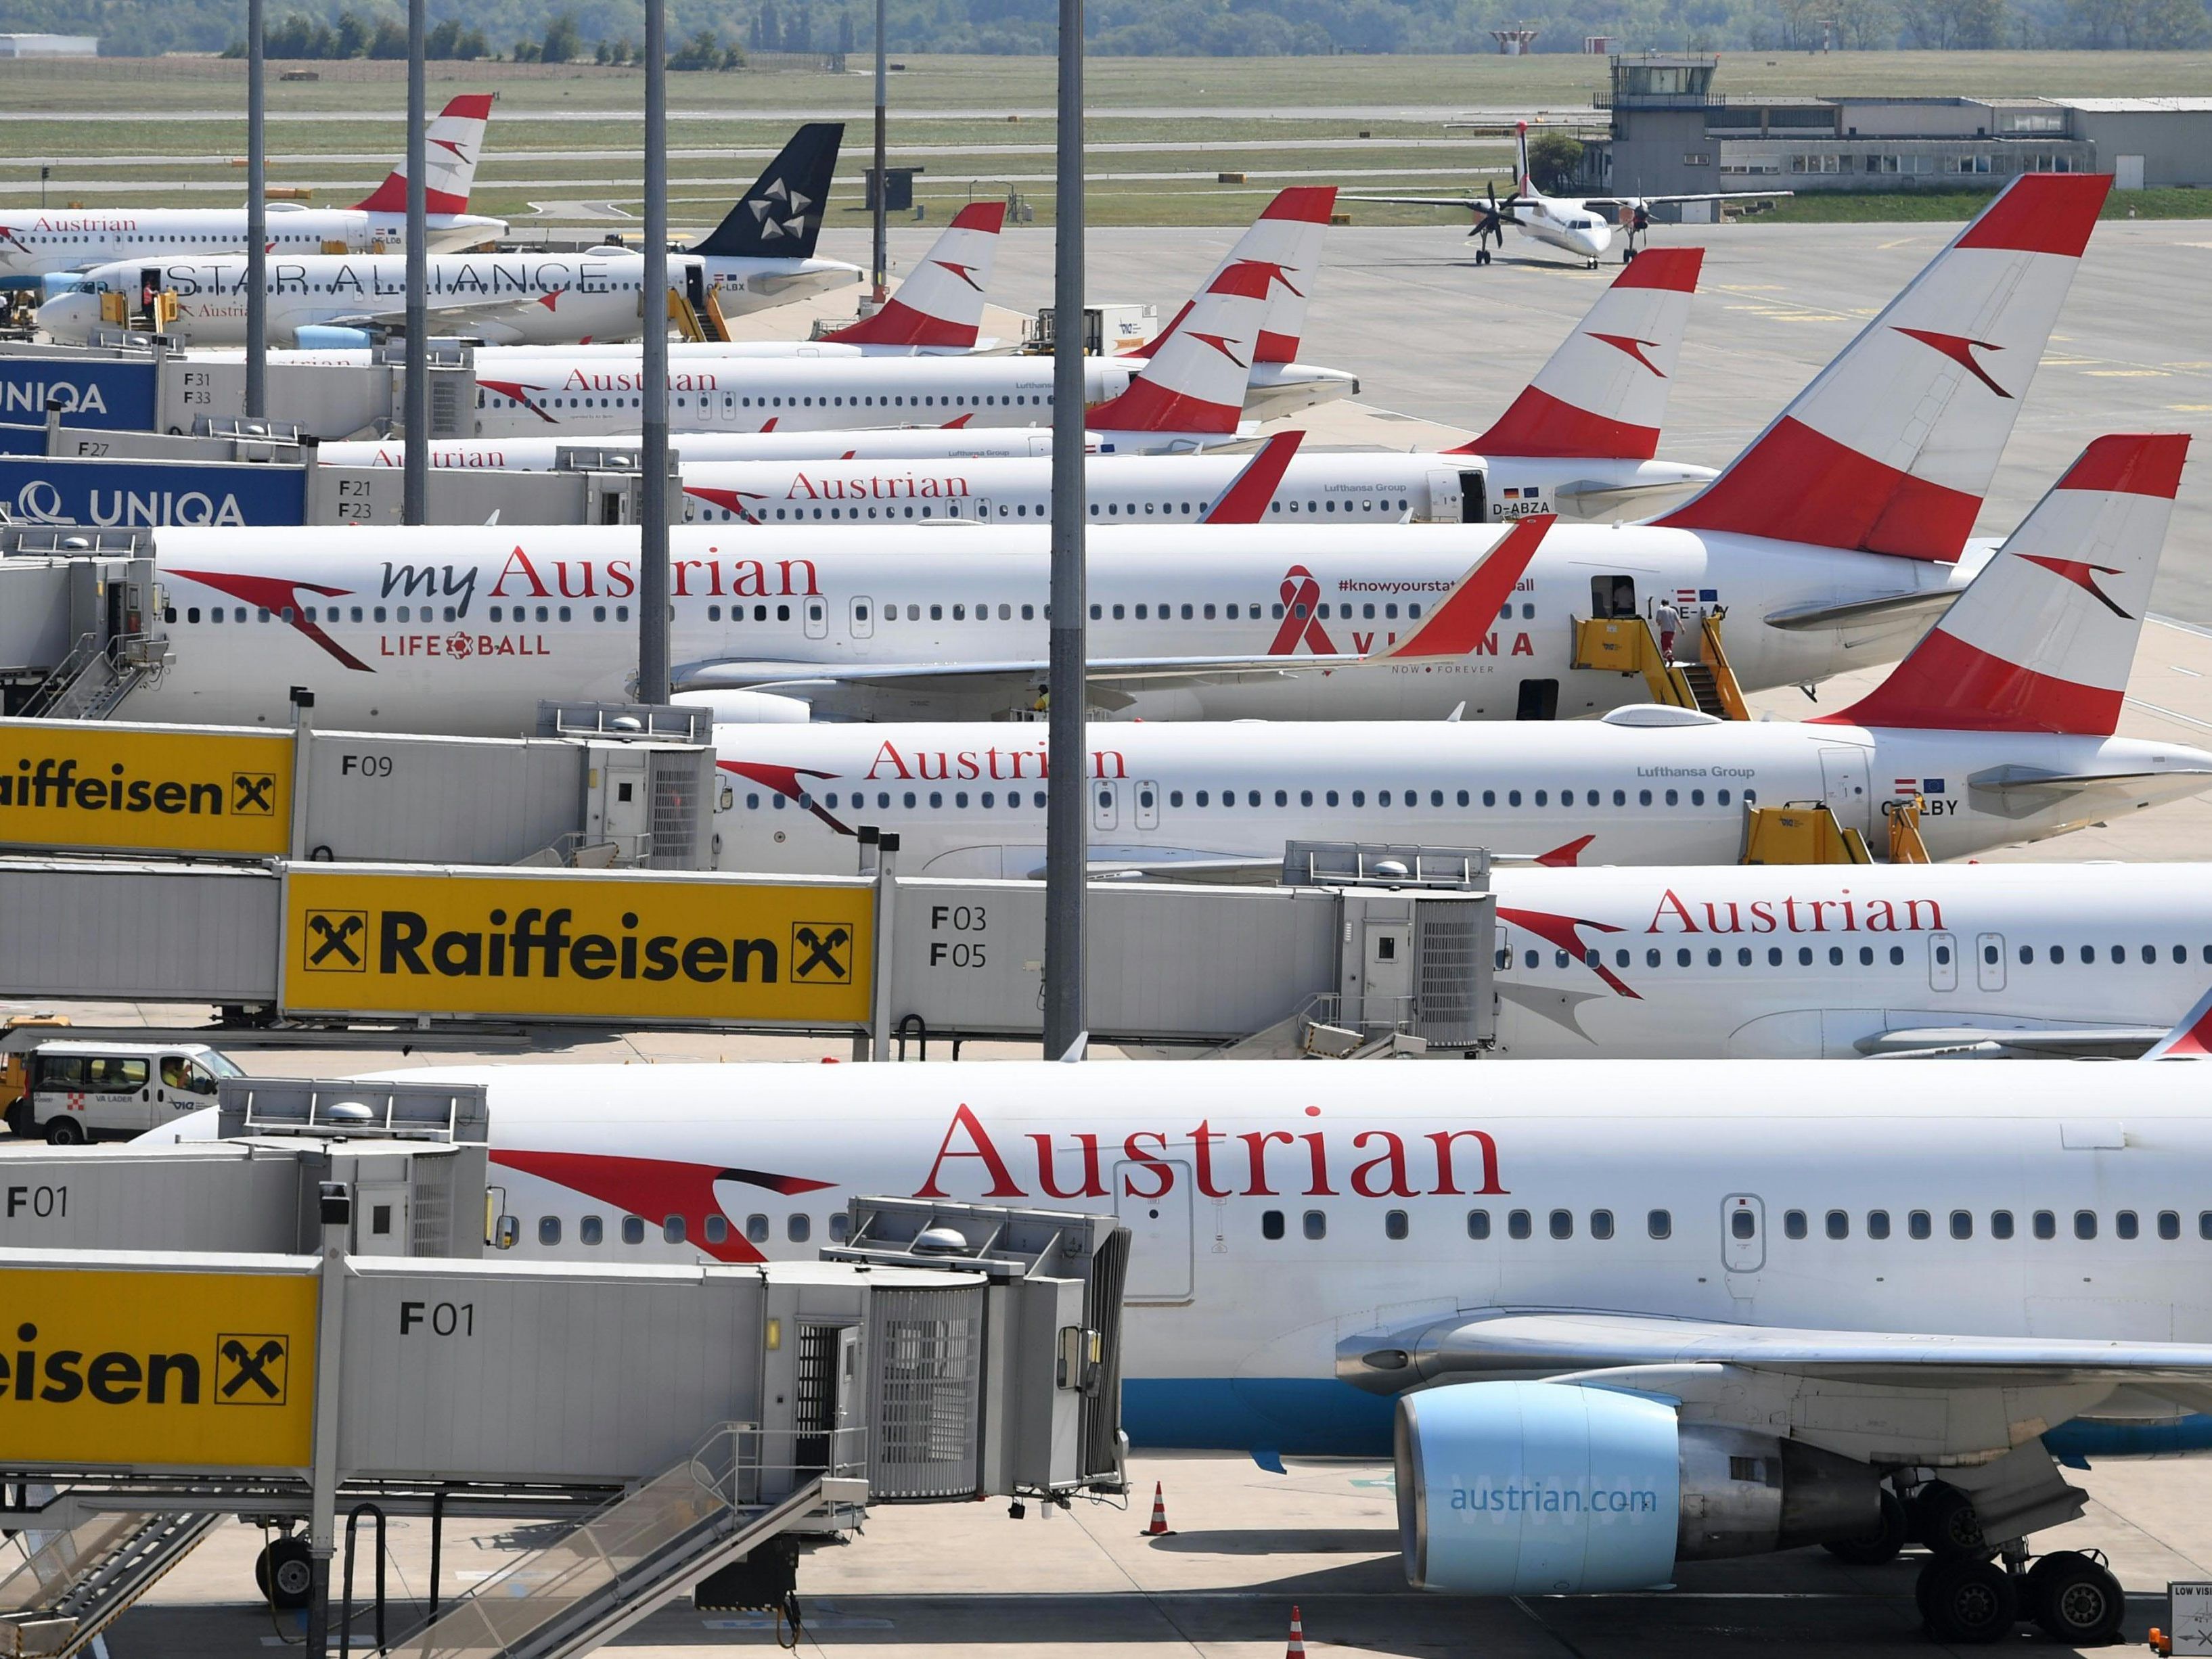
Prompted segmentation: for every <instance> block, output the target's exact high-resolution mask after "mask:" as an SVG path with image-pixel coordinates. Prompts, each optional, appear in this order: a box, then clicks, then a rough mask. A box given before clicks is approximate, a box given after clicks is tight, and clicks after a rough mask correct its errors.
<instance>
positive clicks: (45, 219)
mask: <svg viewBox="0 0 2212 1659" xmlns="http://www.w3.org/2000/svg"><path fill="white" fill-rule="evenodd" d="M268 224H269V252H270V253H271V254H272V255H277V256H283V257H286V258H291V257H296V256H299V255H303V254H309V253H325V252H331V245H332V244H333V243H336V244H338V245H339V246H340V247H341V248H342V249H343V252H348V253H384V252H392V251H404V249H405V248H406V246H407V216H406V215H405V214H404V213H385V212H379V211H377V210H373V209H368V208H294V207H284V206H281V205H278V204H275V203H272V204H270V207H269V211H268ZM426 227H427V229H428V234H429V242H428V246H429V247H430V250H431V252H437V253H442V252H447V251H448V250H451V249H455V248H465V247H478V246H488V245H489V244H490V243H492V242H495V241H496V240H499V238H501V236H504V235H505V234H507V222H506V221H505V220H504V219H494V218H490V217H489V216H485V215H483V214H480V213H434V214H431V215H430V216H429V217H428V221H427V222H426ZM245 246H246V210H245V209H244V208H106V209H94V210H83V209H71V210H67V211H60V212H50V211H48V210H45V209H43V208H41V209H37V210H33V209H28V208H26V209H23V210H20V211H18V212H15V213H14V214H9V213H8V212H6V211H4V210H0V274H4V275H7V276H44V275H46V274H47V273H48V272H52V271H66V270H92V269H93V268H94V267H95V266H98V265H104V264H111V263H113V262H115V261H117V260H125V259H128V260H133V261H145V262H148V263H150V264H164V263H166V262H167V261H171V260H174V259H179V258H185V257H187V256H189V255H192V254H222V253H237V252H241V251H242V250H243V249H244V248H245Z"/></svg>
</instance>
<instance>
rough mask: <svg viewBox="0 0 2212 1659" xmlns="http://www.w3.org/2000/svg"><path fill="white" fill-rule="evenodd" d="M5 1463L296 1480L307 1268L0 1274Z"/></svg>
mask: <svg viewBox="0 0 2212 1659" xmlns="http://www.w3.org/2000/svg"><path fill="white" fill-rule="evenodd" d="M0 1306H5V1307H6V1309H7V1310H8V1317H7V1321H6V1323H5V1325H4V1326H0V1371H4V1377H5V1381H4V1382H0V1462H4V1463H5V1464H6V1466H7V1467H8V1468H12V1469H26V1468H41V1467H44V1466H46V1465H50V1464H60V1465H62V1466H64V1467H66V1468H103V1467H106V1466H110V1465H116V1464H125V1465H132V1466H136V1467H137V1468H147V1467H149V1466H161V1465H165V1464H166V1465H171V1466H175V1465H186V1466H190V1467H193V1468H230V1469H298V1468H306V1467H307V1464H308V1463H309V1462H312V1461H313V1455H314V1444H313V1440H314V1436H313V1430H314V1419H315V1311H316V1287H315V1279H314V1274H313V1263H312V1262H308V1261H301V1262H299V1263H298V1264H297V1265H296V1266H291V1267H286V1268H284V1269H283V1270H282V1271H272V1272H258V1273H255V1272H240V1273H195V1272H189V1271H183V1270H170V1269H166V1268H147V1269H144V1270H133V1271H130V1272H120V1271H112V1270H109V1269H106V1268H100V1267H82V1268H75V1267H55V1266H42V1267H0Z"/></svg>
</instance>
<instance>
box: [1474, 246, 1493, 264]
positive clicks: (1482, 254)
mask: <svg viewBox="0 0 2212 1659" xmlns="http://www.w3.org/2000/svg"><path fill="white" fill-rule="evenodd" d="M1474 262H1475V264H1479V265H1486V264H1489V263H1490V250H1489V249H1488V248H1486V247H1479V248H1477V249H1475V251H1474Z"/></svg>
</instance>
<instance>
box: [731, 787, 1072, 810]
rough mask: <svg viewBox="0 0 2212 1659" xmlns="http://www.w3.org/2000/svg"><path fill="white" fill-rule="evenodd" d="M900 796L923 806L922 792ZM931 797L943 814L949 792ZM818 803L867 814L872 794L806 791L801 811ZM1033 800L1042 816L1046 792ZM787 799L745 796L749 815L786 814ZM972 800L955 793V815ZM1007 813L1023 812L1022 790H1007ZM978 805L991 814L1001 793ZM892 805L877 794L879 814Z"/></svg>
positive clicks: (981, 797) (884, 792)
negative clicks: (764, 807) (765, 808)
mask: <svg viewBox="0 0 2212 1659" xmlns="http://www.w3.org/2000/svg"><path fill="white" fill-rule="evenodd" d="M899 793H900V797H901V801H902V805H906V806H908V807H910V808H916V809H918V808H919V807H920V806H921V792H919V791H916V790H913V789H907V790H902V791H901V792H899ZM927 793H928V799H929V805H931V806H932V807H933V808H935V809H938V810H940V811H941V810H942V809H943V808H944V805H945V791H943V790H942V789H932V790H930V791H928V792H927ZM787 799H788V798H787V797H786V796H783V795H779V794H773V793H771V794H769V795H768V796H767V797H766V798H765V802H763V797H762V795H761V793H759V792H758V791H757V790H748V791H747V792H746V793H745V810H746V811H748V812H757V811H760V810H761V807H762V805H763V804H765V805H767V806H768V807H769V809H770V810H771V811H778V812H781V811H783V809H784V807H785V805H786V804H787ZM817 799H819V800H820V802H821V804H822V805H823V807H825V808H827V809H828V810H829V811H832V812H834V811H836V810H837V805H838V802H839V801H840V800H841V799H842V801H843V802H844V804H845V806H846V809H847V810H848V811H866V808H867V805H868V792H867V791H866V790H865V789H854V790H852V791H850V792H848V793H845V794H843V795H842V796H841V795H840V794H839V793H838V792H837V791H836V790H835V789H832V790H830V791H829V793H826V794H823V795H822V796H820V797H818V798H817V797H816V796H814V795H812V794H809V793H805V792H803V791H802V792H801V793H800V794H799V803H798V805H799V811H802V812H811V811H813V810H814V805H815V802H816V800H817ZM968 800H969V794H968V791H966V790H965V789H956V790H954V791H953V792H952V805H953V810H954V811H966V810H967V808H968ZM1030 801H1031V803H1032V804H1033V805H1035V807H1036V810H1037V811H1040V812H1042V811H1044V806H1045V792H1044V791H1043V790H1042V789H1039V790H1037V791H1036V792H1035V793H1033V794H1032V795H1031V796H1030ZM975 804H976V805H979V806H981V807H982V808H983V809H984V810H985V811H989V810H991V809H992V808H994V807H995V806H997V805H998V804H999V792H998V791H997V790H994V789H985V790H981V791H979V792H977V794H976V798H975ZM890 805H891V792H890V790H888V789H879V790H878V791H877V792H876V808H877V810H878V811H890ZM1021 807H1022V792H1021V791H1020V790H1018V789H1009V790H1007V791H1006V810H1007V811H1010V812H1018V811H1020V810H1021Z"/></svg>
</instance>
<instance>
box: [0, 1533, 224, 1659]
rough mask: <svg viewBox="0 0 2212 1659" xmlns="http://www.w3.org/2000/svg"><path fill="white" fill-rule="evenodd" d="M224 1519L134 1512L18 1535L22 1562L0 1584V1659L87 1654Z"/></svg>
mask: <svg viewBox="0 0 2212 1659" xmlns="http://www.w3.org/2000/svg"><path fill="white" fill-rule="evenodd" d="M221 1520H222V1516H219V1515H216V1514H213V1513H209V1512H201V1511H197V1510H155V1511H151V1512H149V1511H143V1510H137V1511H128V1512H120V1513H108V1514H100V1515H94V1516H89V1517H88V1518H86V1519H84V1520H82V1521H80V1522H78V1523H77V1524H76V1526H74V1527H67V1528H61V1529H59V1530H57V1531H52V1532H48V1531H45V1530H41V1529H31V1530H26V1531H23V1532H19V1533H17V1534H15V1536H16V1538H17V1540H18V1541H20V1542H21V1545H22V1546H23V1548H24V1551H25V1554H24V1559H23V1560H22V1562H21V1565H18V1566H17V1567H16V1568H15V1571H12V1572H10V1573H9V1574H8V1575H7V1576H6V1577H4V1578H0V1656H17V1655H21V1656H37V1659H70V1656H71V1655H74V1654H78V1653H82V1652H83V1651H84V1650H86V1649H87V1648H88V1647H89V1646H90V1645H91V1644H92V1642H93V1639H94V1638H95V1637H97V1636H99V1635H100V1632H103V1631H105V1630H106V1628H107V1627H108V1626H110V1625H112V1624H113V1623H114V1622H115V1620H116V1619H117V1618H118V1616H120V1615H121V1614H122V1613H124V1612H125V1610H126V1609H127V1608H128V1607H130V1606H131V1604H132V1603H133V1602H135V1601H137V1599H138V1598H139V1597H140V1596H142V1595H144V1594H145V1593H146V1592H147V1590H149V1589H151V1588H152V1587H153V1585H154V1584H155V1582H156V1581H157V1580H159V1579H160V1578H161V1576H162V1575H163V1574H165V1573H166V1572H167V1571H169V1569H170V1568H171V1567H173V1566H175V1565H177V1563H178V1562H179V1561H181V1560H183V1559H184V1558H185V1556H186V1555H188V1554H190V1553H191V1551H192V1549H193V1547H194V1546H196V1545H197V1544H198V1543H199V1541H201V1540H202V1539H203V1538H204V1537H206V1536H207V1534H209V1533H210V1531H211V1530H213V1529H214V1528H215V1527H216V1524H217V1523H218V1522H220V1521H221Z"/></svg>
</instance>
